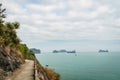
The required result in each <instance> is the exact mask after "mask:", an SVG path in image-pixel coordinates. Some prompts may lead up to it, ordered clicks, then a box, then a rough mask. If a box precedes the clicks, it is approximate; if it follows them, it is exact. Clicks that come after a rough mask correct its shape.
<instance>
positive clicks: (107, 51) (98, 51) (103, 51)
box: [98, 49, 109, 52]
mask: <svg viewBox="0 0 120 80" xmlns="http://www.w3.org/2000/svg"><path fill="white" fill-rule="evenodd" d="M98 52H109V51H108V50H102V49H100V50H99V51H98Z"/></svg>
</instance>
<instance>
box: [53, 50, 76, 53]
mask: <svg viewBox="0 0 120 80" xmlns="http://www.w3.org/2000/svg"><path fill="white" fill-rule="evenodd" d="M53 53H76V51H75V50H72V51H67V50H65V49H61V50H53Z"/></svg>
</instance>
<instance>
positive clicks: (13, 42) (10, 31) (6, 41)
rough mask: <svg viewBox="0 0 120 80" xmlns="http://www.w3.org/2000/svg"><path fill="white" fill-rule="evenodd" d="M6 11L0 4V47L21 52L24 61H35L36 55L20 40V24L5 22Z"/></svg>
mask: <svg viewBox="0 0 120 80" xmlns="http://www.w3.org/2000/svg"><path fill="white" fill-rule="evenodd" d="M5 11H6V9H2V4H0V46H1V47H6V46H9V47H10V48H14V49H16V50H19V51H20V52H21V54H22V55H23V57H24V59H34V53H33V52H32V51H31V50H29V49H28V47H27V46H26V44H20V39H19V38H18V36H17V34H16V30H17V29H18V28H19V26H20V24H19V23H18V22H5V21H4V20H3V19H4V18H6V15H5Z"/></svg>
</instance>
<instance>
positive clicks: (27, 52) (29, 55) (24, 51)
mask: <svg viewBox="0 0 120 80" xmlns="http://www.w3.org/2000/svg"><path fill="white" fill-rule="evenodd" d="M18 49H19V50H20V52H21V53H22V55H23V57H24V58H25V59H32V60H34V58H35V56H34V52H33V51H31V50H30V49H28V47H27V46H26V44H19V46H18Z"/></svg>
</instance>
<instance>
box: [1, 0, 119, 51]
mask: <svg viewBox="0 0 120 80" xmlns="http://www.w3.org/2000/svg"><path fill="white" fill-rule="evenodd" d="M0 2H1V3H3V8H6V9H7V11H6V13H7V19H6V20H7V21H11V22H12V21H13V22H14V21H18V22H20V29H19V30H17V32H18V36H19V37H20V39H21V40H22V42H23V43H26V44H27V45H28V46H29V47H35V48H40V49H42V50H43V51H45V50H46V51H47V50H48V51H51V50H53V49H61V48H63V49H64V48H65V49H77V50H79V51H84V50H88V51H89V50H94V49H95V50H97V49H100V48H104V49H111V50H120V0H0ZM103 43H104V44H103ZM81 45H82V46H81Z"/></svg>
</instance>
